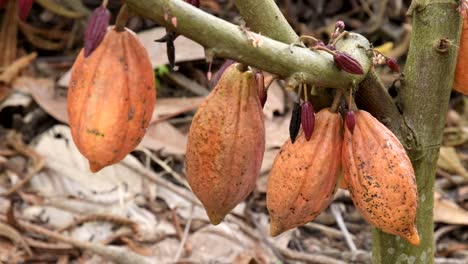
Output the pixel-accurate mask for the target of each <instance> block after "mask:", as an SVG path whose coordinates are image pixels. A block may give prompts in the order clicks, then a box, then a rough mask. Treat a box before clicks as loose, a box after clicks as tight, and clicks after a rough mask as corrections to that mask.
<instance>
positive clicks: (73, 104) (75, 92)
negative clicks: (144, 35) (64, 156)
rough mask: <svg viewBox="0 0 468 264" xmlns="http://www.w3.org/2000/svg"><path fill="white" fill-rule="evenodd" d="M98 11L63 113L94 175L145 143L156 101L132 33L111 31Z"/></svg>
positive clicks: (147, 61)
mask: <svg viewBox="0 0 468 264" xmlns="http://www.w3.org/2000/svg"><path fill="white" fill-rule="evenodd" d="M109 16H110V14H109V12H108V11H107V10H106V9H105V8H103V7H100V8H98V9H96V10H95V12H94V13H93V15H92V16H91V18H90V21H89V24H88V28H87V30H86V33H85V48H84V49H83V50H81V52H80V54H79V55H78V57H77V59H76V60H75V62H74V64H73V67H72V74H71V79H70V84H69V88H68V95H67V111H68V118H69V122H70V128H71V133H72V138H73V141H74V142H75V145H76V146H77V147H78V150H79V151H80V152H81V153H82V154H83V155H84V156H85V157H86V158H87V159H88V160H89V164H90V169H91V171H93V172H97V171H99V170H101V169H102V168H103V167H105V166H108V165H111V164H114V163H117V162H119V161H120V160H122V159H123V158H124V157H125V156H126V155H127V154H128V153H129V152H131V151H132V150H133V149H134V148H135V147H136V146H137V145H138V143H139V142H140V141H141V139H142V138H143V136H144V134H145V132H146V129H147V127H148V125H149V122H150V119H151V116H152V113H153V109H154V106H155V100H156V87H155V79H154V74H153V68H152V65H151V62H150V59H149V56H148V53H147V51H146V49H145V48H144V47H143V45H142V44H141V42H140V41H139V39H138V37H137V36H136V34H135V33H134V32H132V31H131V30H129V29H127V28H119V27H111V28H109V29H108V28H107V25H108V23H109Z"/></svg>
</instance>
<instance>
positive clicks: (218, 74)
mask: <svg viewBox="0 0 468 264" xmlns="http://www.w3.org/2000/svg"><path fill="white" fill-rule="evenodd" d="M233 63H235V61H233V60H226V61H225V62H224V63H223V65H221V68H219V70H218V72H216V74H215V76H214V78H213V86H216V84H217V83H218V81H219V78H221V75H223V73H224V71H225V70H226V69H227V68H228V67H229V66H231V64H233Z"/></svg>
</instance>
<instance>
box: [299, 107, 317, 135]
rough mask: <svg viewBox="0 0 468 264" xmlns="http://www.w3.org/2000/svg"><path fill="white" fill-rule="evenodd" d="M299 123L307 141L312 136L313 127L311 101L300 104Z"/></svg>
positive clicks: (313, 114)
mask: <svg viewBox="0 0 468 264" xmlns="http://www.w3.org/2000/svg"><path fill="white" fill-rule="evenodd" d="M301 125H302V130H304V135H305V138H306V140H307V141H309V139H310V138H311V137H312V132H314V127H315V113H314V107H313V106H312V103H311V102H304V103H302V106H301Z"/></svg>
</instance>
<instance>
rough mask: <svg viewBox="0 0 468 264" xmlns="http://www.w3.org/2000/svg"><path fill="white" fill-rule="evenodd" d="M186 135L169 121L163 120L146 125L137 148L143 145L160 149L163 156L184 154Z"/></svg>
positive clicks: (152, 148) (156, 149)
mask: <svg viewBox="0 0 468 264" xmlns="http://www.w3.org/2000/svg"><path fill="white" fill-rule="evenodd" d="M186 145H187V136H186V135H184V134H182V133H181V132H180V131H179V130H177V128H175V127H174V126H173V125H171V124H170V123H169V122H166V121H163V122H159V123H156V124H153V125H150V126H149V127H148V130H147V131H146V134H145V136H144V137H143V140H142V141H141V143H140V145H138V148H141V147H144V148H149V149H151V150H155V151H161V154H162V155H164V156H167V155H177V156H178V155H184V154H185V148H186Z"/></svg>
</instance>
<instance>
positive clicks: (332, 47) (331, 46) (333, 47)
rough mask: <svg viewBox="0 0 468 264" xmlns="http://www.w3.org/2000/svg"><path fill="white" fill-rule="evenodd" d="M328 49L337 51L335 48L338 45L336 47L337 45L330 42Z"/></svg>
mask: <svg viewBox="0 0 468 264" xmlns="http://www.w3.org/2000/svg"><path fill="white" fill-rule="evenodd" d="M327 49H329V50H333V51H335V50H336V47H335V45H333V44H328V45H327Z"/></svg>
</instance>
